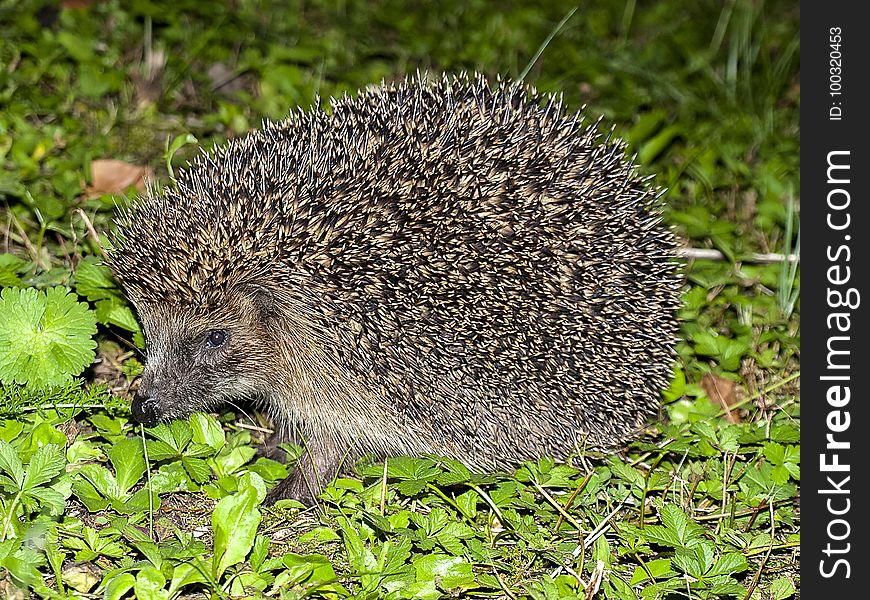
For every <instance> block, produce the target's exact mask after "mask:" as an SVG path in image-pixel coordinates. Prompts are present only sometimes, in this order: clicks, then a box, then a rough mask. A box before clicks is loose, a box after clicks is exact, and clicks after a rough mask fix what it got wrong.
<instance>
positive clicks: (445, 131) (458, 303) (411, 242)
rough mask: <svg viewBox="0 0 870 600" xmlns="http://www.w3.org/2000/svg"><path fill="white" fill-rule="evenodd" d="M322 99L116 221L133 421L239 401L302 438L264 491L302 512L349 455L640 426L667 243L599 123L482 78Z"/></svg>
mask: <svg viewBox="0 0 870 600" xmlns="http://www.w3.org/2000/svg"><path fill="white" fill-rule="evenodd" d="M330 104H331V108H330V110H328V111H324V110H323V109H321V108H312V109H310V110H309V111H307V112H306V111H303V110H301V109H300V110H298V111H296V112H294V113H292V114H291V116H289V117H288V118H286V119H285V120H282V121H279V122H270V121H267V122H265V123H264V124H263V127H262V128H261V129H259V130H255V131H252V132H250V133H248V134H247V135H245V136H244V137H241V138H238V139H232V140H230V141H229V142H228V143H226V144H225V145H223V146H221V147H218V148H217V149H215V150H213V151H211V152H203V153H202V154H201V155H200V156H198V158H196V159H194V160H193V161H192V162H191V163H189V164H188V165H187V168H186V169H185V170H184V171H183V172H181V173H180V174H179V175H178V176H177V179H174V180H173V181H172V183H171V185H170V186H169V187H166V188H165V189H162V190H159V189H156V188H154V187H153V186H152V187H151V188H150V189H149V190H148V191H147V192H146V194H144V195H143V197H141V198H139V199H137V200H135V201H133V202H132V203H131V204H130V205H129V206H128V207H127V208H125V209H121V211H120V212H119V214H118V216H117V217H116V228H115V232H114V233H113V234H112V236H111V238H110V239H111V241H112V245H113V249H111V250H110V252H109V255H108V264H109V266H110V267H111V269H112V270H113V272H114V274H115V275H116V277H117V278H118V280H119V281H120V282H121V284H122V287H123V289H124V291H125V293H126V295H127V296H128V298H129V299H130V301H131V302H132V304H133V306H134V307H135V309H136V311H137V313H138V315H139V318H140V321H141V323H142V326H143V331H144V334H145V338H146V357H145V368H144V372H143V373H142V375H141V378H140V384H139V388H138V391H137V392H136V394H135V396H134V398H133V401H132V413H133V416H134V418H135V419H136V420H138V421H139V422H141V423H143V424H144V425H145V426H148V427H150V426H154V425H155V424H156V423H158V422H164V421H168V420H171V419H176V418H183V417H186V416H188V415H189V414H191V413H192V412H195V411H209V410H214V409H216V408H217V407H219V406H221V405H224V404H226V403H230V404H232V403H236V402H238V401H247V402H252V403H254V405H255V406H258V407H260V408H261V409H262V410H263V412H265V413H266V414H268V415H269V416H270V418H271V420H272V422H273V423H274V433H273V435H272V438H271V440H270V443H269V445H270V446H271V447H277V446H278V445H280V444H281V443H283V442H288V441H290V442H295V443H297V444H300V445H302V446H303V451H302V454H301V455H300V457H299V458H298V460H297V462H296V465H295V467H294V469H293V471H292V472H291V474H290V475H289V476H288V477H287V478H286V479H284V480H282V481H280V482H279V483H278V484H277V486H276V487H275V488H273V489H272V490H271V492H270V498H269V499H270V500H272V501H274V500H277V499H280V498H295V499H298V500H301V501H302V502H305V503H308V504H310V503H312V502H316V498H317V496H318V494H319V492H320V491H321V490H322V487H323V486H324V485H325V484H326V483H328V482H329V481H331V480H332V479H333V477H334V476H335V475H336V474H337V473H338V472H339V471H340V470H341V469H342V468H343V467H344V466H346V465H352V464H353V463H354V462H355V461H357V460H359V459H361V458H363V457H368V458H370V459H377V460H380V459H388V458H389V457H394V456H423V455H437V456H443V457H449V458H453V459H455V460H458V461H461V462H462V463H464V464H465V465H466V466H467V467H468V468H469V469H471V470H473V471H475V472H493V471H500V470H505V469H508V468H510V467H512V466H515V465H518V464H520V463H521V462H523V461H525V460H528V459H534V458H540V457H542V456H550V457H553V458H557V459H566V458H569V457H570V456H571V455H573V454H574V453H575V452H577V451H580V450H582V448H588V447H600V448H608V447H613V446H614V445H617V444H620V443H624V442H625V441H626V440H628V439H630V438H631V437H632V436H636V435H637V434H638V432H640V431H642V430H643V428H644V427H645V426H646V425H648V424H649V422H650V421H651V420H652V419H654V418H655V417H656V415H657V412H658V410H659V407H660V391H661V390H662V389H663V388H665V387H666V386H667V384H668V381H669V377H670V375H671V371H672V368H673V363H674V359H675V352H674V347H675V342H676V335H677V322H676V317H675V313H676V308H677V307H678V297H679V280H678V272H677V266H676V261H675V260H674V256H675V248H676V244H675V237H674V235H673V233H672V232H671V230H670V228H668V227H666V226H664V225H663V224H662V223H661V217H662V215H661V213H662V203H663V202H662V200H661V195H662V193H663V192H662V190H660V189H658V188H656V187H654V186H653V185H652V182H651V177H646V176H641V175H640V174H638V172H637V171H638V169H637V167H636V166H635V165H634V164H633V161H632V159H630V158H629V157H628V156H627V154H626V145H625V143H624V142H622V141H620V140H618V139H615V136H613V133H612V132H613V129H611V133H610V134H606V135H605V134H601V133H599V129H600V119H598V120H597V121H592V122H590V121H588V120H587V119H586V117H585V115H584V110H582V109H581V110H580V111H579V112H570V111H568V110H566V109H565V108H564V107H563V102H562V99H561V97H560V96H555V95H542V94H539V93H538V92H537V91H536V90H535V89H534V88H532V87H530V86H527V85H525V84H523V83H521V82H511V81H500V82H497V83H496V84H495V85H490V84H489V83H488V81H487V80H486V79H485V78H484V77H483V76H480V75H470V76H469V75H459V76H446V75H445V76H443V77H441V78H429V77H427V76H426V75H425V74H417V75H416V76H410V77H408V78H406V79H404V80H402V81H398V82H394V83H386V82H382V83H381V84H380V85H378V86H371V87H369V88H366V89H365V90H362V91H360V92H358V93H357V95H356V96H347V95H345V96H344V97H342V98H341V99H338V100H336V99H331V102H330Z"/></svg>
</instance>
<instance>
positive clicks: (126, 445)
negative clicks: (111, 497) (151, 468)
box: [106, 438, 145, 497]
mask: <svg viewBox="0 0 870 600" xmlns="http://www.w3.org/2000/svg"><path fill="white" fill-rule="evenodd" d="M106 455H107V456H108V457H109V460H110V461H111V462H112V466H113V467H114V468H115V479H116V480H117V483H118V496H119V497H120V496H125V495H126V494H127V491H128V490H129V489H130V488H132V487H133V486H134V485H136V484H137V483H139V480H140V479H141V478H142V476H143V475H144V474H145V454H144V451H143V450H142V440H141V439H139V438H124V439H123V440H121V441H119V442H118V443H116V444H115V445H113V446H112V447H111V448H109V449H108V450H107V451H106Z"/></svg>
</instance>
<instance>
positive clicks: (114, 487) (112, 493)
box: [77, 464, 121, 502]
mask: <svg viewBox="0 0 870 600" xmlns="http://www.w3.org/2000/svg"><path fill="white" fill-rule="evenodd" d="M79 475H81V476H82V477H84V478H85V479H86V480H87V481H88V482H89V483H90V484H91V485H92V486H93V489H94V490H95V491H96V492H99V494H101V495H102V496H104V497H106V498H114V499H120V498H121V493H120V492H119V490H118V482H117V481H116V480H115V476H114V475H112V473H111V472H110V471H109V470H108V469H107V468H105V467H101V466H100V465H93V464H87V465H82V468H81V469H79ZM77 495H78V493H77ZM85 495H86V496H88V497H90V496H91V494H90V490H86V491H85ZM79 498H82V496H81V495H79ZM82 501H83V502H84V499H82Z"/></svg>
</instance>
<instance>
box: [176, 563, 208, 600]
mask: <svg viewBox="0 0 870 600" xmlns="http://www.w3.org/2000/svg"><path fill="white" fill-rule="evenodd" d="M194 562H195V563H197V564H194ZM207 569H208V565H206V564H205V563H204V561H202V560H200V559H197V558H194V559H192V560H191V562H184V563H181V564H180V565H177V566H176V567H175V568H174V569H173V570H172V581H171V582H170V583H169V595H170V597H172V596H173V595H174V594H175V593H176V592H177V591H178V590H180V589H181V588H183V587H184V586H186V585H190V584H191V583H206V581H207V580H206V573H207V572H208V571H207Z"/></svg>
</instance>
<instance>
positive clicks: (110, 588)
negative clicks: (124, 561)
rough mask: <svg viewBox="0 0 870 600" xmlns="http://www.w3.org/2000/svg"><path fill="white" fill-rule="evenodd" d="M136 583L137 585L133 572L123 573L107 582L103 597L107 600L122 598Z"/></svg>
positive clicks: (119, 599)
mask: <svg viewBox="0 0 870 600" xmlns="http://www.w3.org/2000/svg"><path fill="white" fill-rule="evenodd" d="M134 585H136V577H135V576H134V575H133V574H132V573H121V574H119V575H116V576H115V577H112V578H111V579H110V580H109V581H108V583H106V589H105V591H104V592H103V597H104V598H105V600H121V598H123V597H124V596H125V595H127V592H129V591H130V590H132V589H133V586H134Z"/></svg>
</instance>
